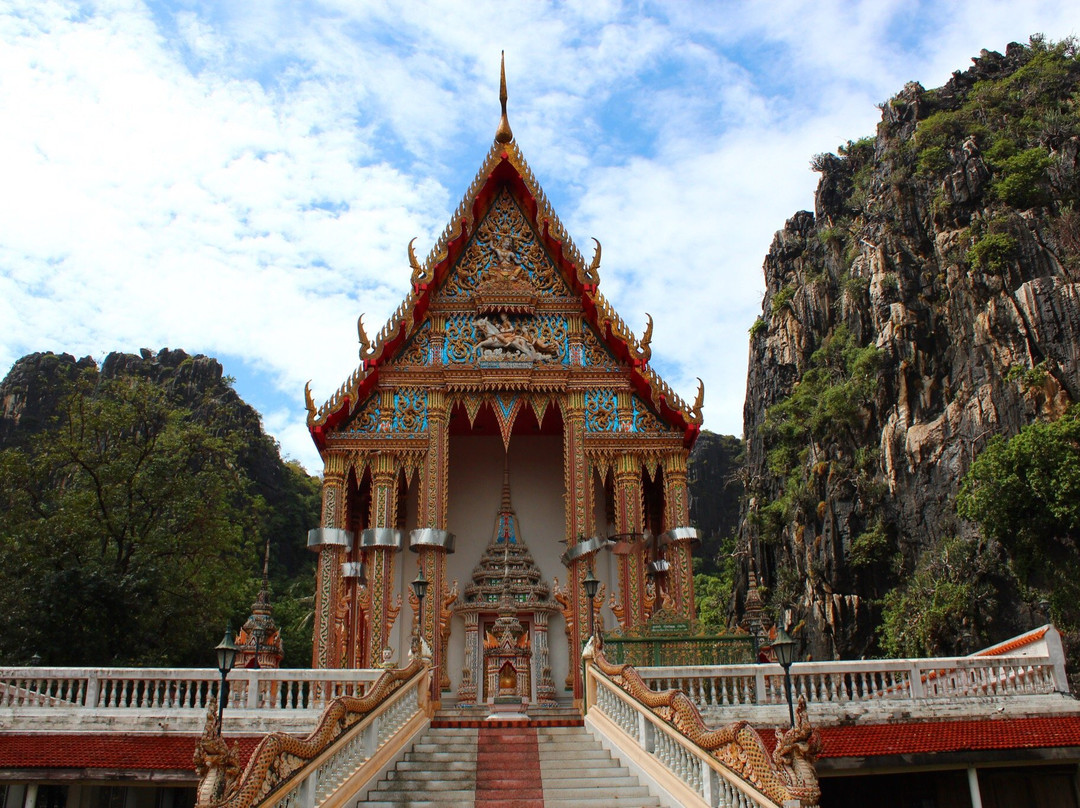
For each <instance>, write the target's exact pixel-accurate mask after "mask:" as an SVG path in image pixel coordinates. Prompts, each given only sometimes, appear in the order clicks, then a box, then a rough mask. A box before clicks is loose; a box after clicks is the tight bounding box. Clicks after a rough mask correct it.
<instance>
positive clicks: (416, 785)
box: [357, 717, 660, 808]
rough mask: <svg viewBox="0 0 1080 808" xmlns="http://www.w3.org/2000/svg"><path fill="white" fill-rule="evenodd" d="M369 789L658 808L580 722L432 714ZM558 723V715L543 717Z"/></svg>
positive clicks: (433, 798) (420, 796)
mask: <svg viewBox="0 0 1080 808" xmlns="http://www.w3.org/2000/svg"><path fill="white" fill-rule="evenodd" d="M433 723H434V726H433V727H432V728H431V729H429V730H428V731H427V733H425V734H424V736H423V737H422V738H421V739H420V740H419V741H417V742H416V743H415V744H413V747H412V749H410V750H409V751H408V752H407V753H406V755H405V758H404V759H403V760H402V761H401V762H400V763H398V765H397V767H396V768H395V769H394V770H393V771H391V772H389V773H388V775H387V777H386V778H385V779H383V780H382V781H380V782H379V784H378V785H377V786H376V787H375V789H373V790H372V791H371V792H370V794H369V795H368V799H367V800H366V801H365V802H361V803H357V805H366V806H370V808H458V806H461V808H496V806H497V807H498V808H659V805H660V803H659V801H658V800H657V799H656V797H654V796H652V795H651V794H650V793H649V790H648V789H647V788H646V787H644V786H642V785H641V784H640V783H639V781H638V779H637V777H635V776H634V775H632V774H630V772H629V770H627V769H626V767H624V766H622V765H621V764H620V763H618V762H617V761H616V760H614V759H613V758H612V757H611V754H610V753H609V752H608V751H607V750H605V749H604V748H603V747H602V746H601V745H600V743H599V741H597V740H596V739H595V738H593V736H592V735H590V734H589V733H588V731H586V730H585V728H584V727H582V726H580V718H578V719H577V721H576V722H565V723H575V724H577V726H545V725H544V724H543V723H541V722H536V723H535V724H534V723H532V722H525V721H521V722H492V723H493V724H494V725H493V726H484V725H481V726H479V727H477V726H467V725H468V724H476V723H478V722H470V721H461V722H460V723H462V724H466V726H454V723H455V720H454V718H449V719H447V718H445V717H443V718H441V720H440V719H439V718H437V719H436V721H435V722H433ZM544 723H556V722H544ZM537 724H540V725H539V726H537Z"/></svg>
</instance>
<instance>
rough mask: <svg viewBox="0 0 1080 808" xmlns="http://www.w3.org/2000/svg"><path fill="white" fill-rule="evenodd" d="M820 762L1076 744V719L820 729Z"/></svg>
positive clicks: (1079, 733)
mask: <svg viewBox="0 0 1080 808" xmlns="http://www.w3.org/2000/svg"><path fill="white" fill-rule="evenodd" d="M819 732H820V733H821V740H822V744H823V747H824V748H823V749H822V754H821V756H822V757H823V758H840V757H873V756H878V755H910V754H918V753H934V752H966V751H975V750H988V749H1037V748H1048V747H1059V746H1080V716H1073V715H1070V716H1060V717H1055V718H999V719H984V720H982V721H935V722H925V723H914V722H913V723H909V724H865V725H855V726H849V727H822V728H821V729H820V730H819Z"/></svg>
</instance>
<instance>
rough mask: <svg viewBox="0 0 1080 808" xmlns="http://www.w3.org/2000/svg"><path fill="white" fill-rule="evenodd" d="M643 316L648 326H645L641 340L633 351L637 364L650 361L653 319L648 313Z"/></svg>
mask: <svg viewBox="0 0 1080 808" xmlns="http://www.w3.org/2000/svg"><path fill="white" fill-rule="evenodd" d="M645 316H646V317H648V318H649V323H648V325H646V326H645V333H644V334H642V335H641V340H640V341H639V342H638V347H637V350H635V351H634V356H635V358H637V360H638V361H639V362H641V363H642V364H644V363H645V362H648V361H649V360H650V359H652V329H653V319H652V315H651V314H649V312H645Z"/></svg>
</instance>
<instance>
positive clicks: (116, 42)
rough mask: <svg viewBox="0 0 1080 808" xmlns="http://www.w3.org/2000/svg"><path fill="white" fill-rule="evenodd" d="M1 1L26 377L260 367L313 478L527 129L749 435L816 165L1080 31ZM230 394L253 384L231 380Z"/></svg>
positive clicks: (803, 14)
mask: <svg viewBox="0 0 1080 808" xmlns="http://www.w3.org/2000/svg"><path fill="white" fill-rule="evenodd" d="M939 9H940V6H938V5H930V4H926V5H924V6H921V7H917V8H916V9H915V11H914V12H913V11H911V9H910V6H909V4H907V3H899V2H890V3H883V2H878V0H873V1H872V2H871V0H866V2H862V3H848V2H840V0H833V1H832V2H825V3H822V2H817V3H807V2H794V1H792V2H787V3H783V4H775V3H769V4H752V3H748V4H724V5H723V6H719V5H717V4H712V3H685V4H682V3H680V4H672V5H655V6H654V5H653V4H649V3H645V4H643V5H637V4H634V5H631V4H623V3H618V2H614V0H610V1H609V2H604V3H598V2H579V3H572V4H555V3H530V4H505V3H495V2H476V3H469V4H461V3H458V2H452V0H440V2H417V1H416V0H405V2H393V3H391V2H388V1H387V2H378V3H367V2H365V3H358V2H346V0H330V1H328V2H323V3H321V4H319V5H313V4H303V3H286V4H280V3H279V4H260V3H256V4H252V3H247V2H239V0H235V1H234V2H228V3H222V4H192V3H186V2H185V3H176V4H175V5H171V4H169V3H155V4H154V5H153V7H152V10H151V8H150V7H148V6H147V5H145V4H144V3H142V2H139V0H115V2H105V1H104V0H101V2H98V3H75V2H66V1H65V0H39V1H38V2H33V3H16V2H8V3H6V4H0V76H3V80H2V81H0V114H3V117H4V120H5V121H8V122H13V123H12V125H7V126H5V127H3V128H0V176H3V177H4V179H5V182H4V192H3V193H2V194H0V321H2V322H3V324H4V328H3V329H2V331H0V333H2V338H0V367H6V366H9V365H10V364H11V363H12V362H14V361H15V359H17V358H18V357H19V356H20V355H22V354H23V353H27V352H30V351H34V350H66V351H69V352H72V353H75V354H76V355H81V354H87V353H89V354H93V355H95V356H98V357H101V356H103V355H104V354H105V353H106V352H108V351H110V350H129V351H134V350H137V349H138V348H140V347H144V346H145V347H152V348H157V347H162V346H165V345H168V346H171V347H182V348H185V349H186V350H188V351H190V352H204V353H208V354H219V355H224V354H228V355H230V356H237V357H241V358H242V360H243V361H244V363H245V365H246V366H248V367H249V368H254V369H257V370H258V371H260V372H261V374H262V379H263V380H264V381H263V383H262V384H254V385H252V386H251V388H250V389H241V390H240V392H241V393H242V394H243V395H245V396H246V397H248V398H249V399H252V400H253V401H254V403H256V404H257V405H259V406H261V407H262V409H263V410H264V414H265V423H266V425H267V428H268V429H270V430H271V431H272V432H273V434H275V436H276V437H277V438H278V439H279V440H280V441H281V443H282V446H283V449H284V450H285V452H286V453H287V454H289V455H291V456H292V457H295V458H298V459H300V460H302V461H303V462H304V463H305V464H306V465H308V467H309V468H312V469H315V468H317V467H318V458H317V456H316V454H315V452H314V449H313V447H312V446H311V443H310V440H309V438H308V437H307V434H306V429H305V428H304V411H303V407H302V389H303V384H304V382H305V381H306V380H307V379H308V378H311V379H313V388H314V389H315V391H316V396H317V397H320V398H325V397H328V396H329V395H330V394H331V393H332V392H333V391H334V390H335V389H336V388H337V387H338V385H339V384H340V383H341V382H342V381H343V380H344V379H345V378H346V377H347V376H348V374H349V373H350V372H351V371H352V369H353V367H354V366H355V363H356V344H355V331H354V327H355V326H354V324H355V319H356V316H357V315H358V314H360V313H361V312H365V313H366V315H367V316H366V317H365V322H366V324H367V325H368V331H369V334H374V333H375V332H376V331H378V329H379V327H380V326H381V324H382V322H383V321H384V320H385V318H386V317H387V316H388V315H389V314H390V312H391V311H392V310H393V309H394V308H395V307H396V306H397V304H398V302H399V301H400V300H401V298H402V297H403V296H404V294H405V292H406V289H407V279H408V274H409V273H408V265H407V261H406V255H405V245H406V244H407V243H408V241H409V240H410V239H411V238H412V237H414V236H417V237H418V242H417V246H418V249H419V251H421V252H422V253H425V252H426V251H427V249H429V248H430V246H431V245H432V244H433V242H434V241H435V239H436V238H437V235H438V233H439V232H440V231H441V230H442V227H443V226H444V224H445V223H446V220H447V218H448V217H449V215H450V213H451V211H452V209H453V207H454V206H455V205H456V204H457V202H458V199H459V198H460V196H461V194H462V193H463V192H464V190H465V188H466V186H467V184H468V183H469V181H470V180H471V179H472V176H473V173H474V172H475V170H476V168H477V167H478V166H479V164H480V161H481V159H482V157H483V155H484V153H485V151H486V149H487V146H488V144H489V142H490V137H491V135H492V133H493V131H494V127H495V124H496V122H497V111H498V105H497V98H496V90H497V82H498V53H499V51H500V50H501V49H505V50H506V51H507V72H508V79H509V82H510V94H511V102H510V114H511V123H512V125H513V127H514V130H515V133H516V134H517V136H518V140H519V142H520V143H521V144H522V148H523V149H524V150H525V153H526V155H527V157H528V159H529V160H530V163H531V164H532V166H533V168H534V170H535V172H536V174H537V176H538V178H539V179H540V182H541V183H542V184H543V185H544V187H545V190H547V192H548V194H549V196H550V197H551V198H552V199H553V200H554V201H555V202H556V204H557V207H558V210H559V213H560V215H561V216H562V218H563V219H564V221H565V222H566V223H567V224H568V226H569V228H570V230H571V233H572V234H573V235H574V238H575V240H576V241H577V242H578V243H579V246H580V247H583V248H586V250H587V249H588V248H589V246H590V245H589V244H588V238H589V236H592V235H595V236H597V237H599V238H601V239H602V241H603V243H604V258H605V260H604V267H603V270H602V276H603V278H604V282H603V285H602V288H603V289H604V292H605V294H606V295H607V296H608V297H609V298H610V299H611V300H612V301H613V302H614V303H615V305H616V307H617V308H618V309H619V310H620V311H621V313H622V314H623V315H624V317H625V318H626V320H627V321H628V322H629V323H630V324H631V325H632V327H634V328H635V329H637V330H639V331H640V329H641V327H642V326H643V323H644V312H645V311H646V310H648V311H650V312H651V313H652V314H653V315H654V317H655V318H656V330H655V337H654V347H655V359H654V363H655V364H656V366H657V367H658V368H659V369H660V370H661V371H662V372H663V373H664V374H665V375H666V377H667V378H668V380H669V381H670V382H671V384H672V385H673V386H674V387H675V389H676V390H677V391H678V392H680V393H681V394H682V395H684V396H685V397H687V398H692V397H693V394H694V390H695V386H696V383H695V382H694V381H693V378H694V377H695V376H697V375H701V376H702V377H703V378H704V379H705V381H706V385H707V387H708V390H709V394H708V397H707V410H706V417H707V420H706V425H707V426H709V427H711V428H714V429H720V430H723V431H727V432H739V431H740V430H741V426H740V424H741V404H742V395H743V388H744V384H745V362H746V330H747V328H748V327H749V326H750V324H751V323H752V321H753V318H754V317H755V316H756V314H757V313H758V312H759V311H760V296H761V291H762V287H763V282H762V277H761V271H760V267H761V262H762V260H763V258H764V254H765V250H766V249H767V247H768V244H769V241H770V240H771V237H772V233H773V231H775V230H776V229H778V228H779V227H781V226H782V224H783V222H784V220H785V219H786V218H787V217H788V216H790V215H791V214H792V213H794V212H795V211H796V210H798V209H800V208H806V207H810V206H812V190H813V185H814V182H815V177H814V176H813V175H812V174H810V173H809V171H808V170H807V164H808V160H809V157H810V156H811V155H812V154H813V153H815V152H819V151H824V150H831V149H833V148H835V147H836V146H837V145H838V144H839V143H841V142H844V141H845V140H847V139H849V138H856V137H859V136H861V135H865V134H870V133H871V132H872V131H873V127H874V124H875V122H876V120H877V117H878V113H877V111H876V110H875V109H874V107H873V104H874V103H876V102H879V101H883V100H885V99H886V98H887V97H888V96H889V95H890V94H892V93H894V92H896V91H897V90H899V89H900V87H901V86H902V85H903V83H904V81H906V80H908V79H911V78H915V79H919V80H921V81H923V82H924V83H926V84H927V86H932V85H933V84H935V83H941V82H943V81H944V80H945V79H947V78H948V74H949V73H950V72H951V71H952V70H954V69H957V68H964V67H965V66H966V65H967V63H968V59H969V57H971V56H973V55H976V54H977V51H978V49H979V48H981V47H984V46H986V47H991V48H998V49H1003V48H1004V45H1005V44H1006V43H1007V42H1008V41H1009V40H1010V39H1021V40H1023V39H1026V38H1027V36H1028V35H1029V34H1030V33H1032V32H1034V31H1044V32H1045V33H1046V34H1047V35H1049V36H1050V37H1051V38H1061V37H1063V36H1066V35H1068V34H1070V33H1073V32H1074V31H1075V30H1076V28H1077V25H1076V17H1077V12H1076V11H1074V10H1073V8H1072V6H1071V5H1068V4H1066V3H1064V2H1061V3H1028V4H1020V5H1019V6H1018V5H1017V4H1015V3H998V2H990V3H986V2H980V3H975V2H963V3H955V4H952V6H950V7H949V8H948V9H947V10H946V11H941V10H939ZM228 370H229V368H228V367H226V371H227V372H228Z"/></svg>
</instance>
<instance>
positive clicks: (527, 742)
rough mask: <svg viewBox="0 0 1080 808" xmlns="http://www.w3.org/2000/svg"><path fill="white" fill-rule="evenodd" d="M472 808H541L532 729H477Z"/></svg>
mask: <svg viewBox="0 0 1080 808" xmlns="http://www.w3.org/2000/svg"><path fill="white" fill-rule="evenodd" d="M476 808H544V786H543V781H542V780H541V779H540V750H539V747H538V746H537V742H536V730H535V729H533V728H531V727H525V726H522V727H483V728H481V729H480V732H479V733H478V735H477V739H476Z"/></svg>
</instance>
